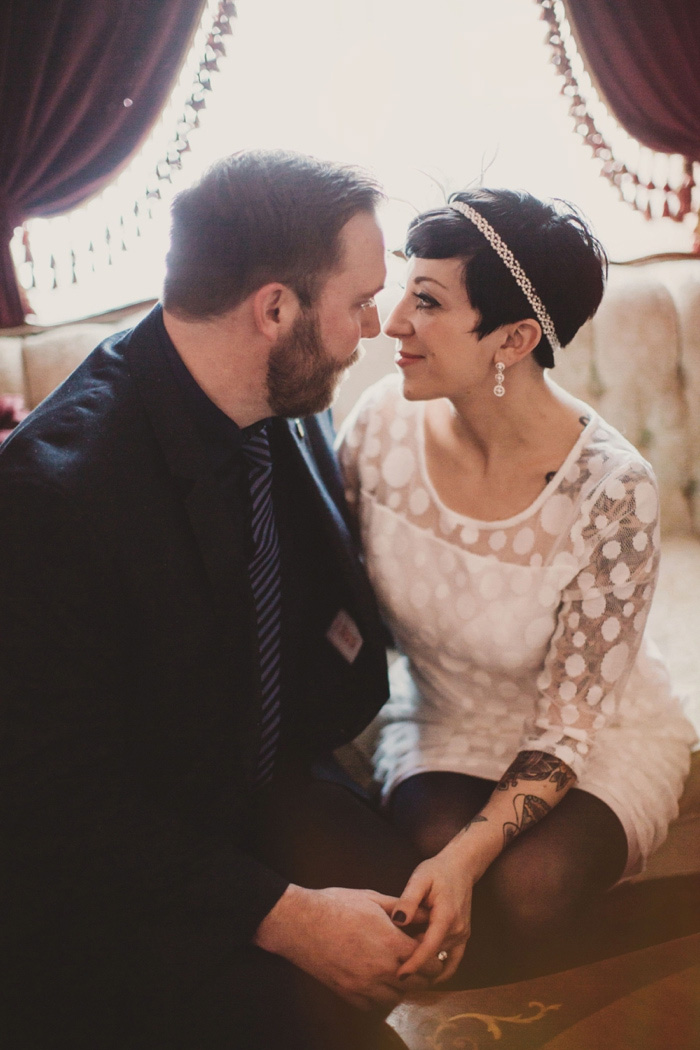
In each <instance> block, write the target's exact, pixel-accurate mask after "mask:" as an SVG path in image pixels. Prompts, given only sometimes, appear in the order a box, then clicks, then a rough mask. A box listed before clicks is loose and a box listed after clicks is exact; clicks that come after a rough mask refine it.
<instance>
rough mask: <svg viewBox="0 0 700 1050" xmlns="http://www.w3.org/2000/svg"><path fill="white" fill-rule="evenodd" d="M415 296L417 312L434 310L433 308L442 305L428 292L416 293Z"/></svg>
mask: <svg viewBox="0 0 700 1050" xmlns="http://www.w3.org/2000/svg"><path fill="white" fill-rule="evenodd" d="M413 294H414V295H415V297H416V309H417V310H432V309H433V307H435V306H439V305H440V303H439V302H438V301H437V299H433V297H432V295H428V294H427V293H426V292H414V293H413Z"/></svg>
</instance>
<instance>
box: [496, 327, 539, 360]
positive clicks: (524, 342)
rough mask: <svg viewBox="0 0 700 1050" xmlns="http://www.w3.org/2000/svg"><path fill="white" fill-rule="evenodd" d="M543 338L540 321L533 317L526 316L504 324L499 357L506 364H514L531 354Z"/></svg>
mask: <svg viewBox="0 0 700 1050" xmlns="http://www.w3.org/2000/svg"><path fill="white" fill-rule="evenodd" d="M541 338H542V329H541V327H540V324H539V321H535V320H534V319H533V318H530V317H526V318H525V319H524V320H522V321H516V322H515V324H507V325H504V326H503V340H502V342H501V352H500V355H499V359H500V360H502V361H503V363H504V364H505V365H514V364H516V363H517V362H518V361H522V359H523V358H524V357H527V355H528V354H531V353H532V351H533V350H534V349H535V347H536V346H537V344H538V343H539V341H540V339H541Z"/></svg>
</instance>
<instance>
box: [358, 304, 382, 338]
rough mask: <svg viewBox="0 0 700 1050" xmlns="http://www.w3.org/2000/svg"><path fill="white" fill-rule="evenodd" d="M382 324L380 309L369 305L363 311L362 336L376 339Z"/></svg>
mask: <svg viewBox="0 0 700 1050" xmlns="http://www.w3.org/2000/svg"><path fill="white" fill-rule="evenodd" d="M381 330H382V326H381V324H380V322H379V311H378V310H377V307H376V306H368V307H367V308H366V309H365V310H363V311H362V338H363V339H374V337H375V335H379V333H380V332H381Z"/></svg>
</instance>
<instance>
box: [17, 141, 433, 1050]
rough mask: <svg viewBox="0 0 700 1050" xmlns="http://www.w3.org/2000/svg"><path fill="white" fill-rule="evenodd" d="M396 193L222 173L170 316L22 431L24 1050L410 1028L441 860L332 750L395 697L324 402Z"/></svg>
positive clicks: (255, 157) (278, 158) (201, 192)
mask: <svg viewBox="0 0 700 1050" xmlns="http://www.w3.org/2000/svg"><path fill="white" fill-rule="evenodd" d="M380 196H381V195H380V193H379V191H378V189H377V186H376V185H375V184H374V183H373V182H372V180H370V179H369V177H367V176H366V175H364V174H362V173H360V172H358V171H356V170H354V169H350V168H345V167H340V166H337V165H331V164H326V163H322V162H320V161H316V160H313V159H311V158H308V157H303V156H299V155H294V154H282V153H277V152H271V153H268V152H251V153H241V154H236V155H234V156H233V157H231V158H228V159H227V160H225V161H222V162H220V163H219V164H217V165H215V166H214V167H213V168H212V169H211V170H210V171H209V172H208V173H207V174H206V175H205V176H204V177H203V179H202V180H200V182H199V183H198V184H197V185H195V186H194V187H192V188H190V189H188V190H186V191H185V192H184V193H182V194H181V195H180V196H179V197H178V198H177V200H176V202H175V204H174V206H173V227H172V241H171V248H170V252H169V255H168V266H167V277H166V281H165V288H164V295H163V302H162V306H161V305H159V306H157V307H156V308H155V309H154V310H153V311H152V312H151V314H149V316H148V317H146V319H145V320H144V321H143V322H142V323H141V324H139V325H138V326H137V327H136V328H135V329H134V330H132V331H130V332H125V333H121V334H119V335H117V336H115V337H113V338H110V339H108V340H106V341H105V342H104V343H103V344H101V345H100V346H99V347H97V349H96V350H95V351H94V352H93V353H92V354H91V355H90V356H89V357H88V359H87V360H86V361H85V362H84V363H83V364H82V365H81V366H80V367H79V368H78V369H77V370H76V371H75V372H74V373H73V375H72V376H71V377H70V378H69V379H68V380H67V381H66V382H65V383H64V384H63V385H62V386H61V387H60V388H59V389H58V390H57V391H55V392H54V393H53V394H52V395H51V396H50V397H49V398H47V400H46V401H45V402H43V404H42V405H41V406H40V407H39V408H38V409H37V410H36V411H35V412H34V413H33V414H32V415H31V417H30V418H29V419H28V420H27V421H26V422H25V424H24V425H22V426H20V427H19V428H18V429H17V430H16V431H15V432H14V434H13V436H12V438H11V439H10V440H8V441H7V442H6V444H5V446H3V450H2V454H1V455H0V605H1V609H2V611H1V613H0V652H1V654H2V665H1V672H0V673H1V679H0V680H1V682H2V685H1V688H2V718H3V744H2V770H3V772H2V783H1V784H0V794H1V796H2V805H3V817H2V827H3V836H4V839H5V842H6V846H4V847H3V848H4V849H6V850H7V853H6V858H9V859H10V863H9V864H8V865H7V870H6V874H7V878H6V880H5V882H6V887H5V888H6V892H5V894H4V900H5V904H6V909H5V911H6V914H5V917H4V922H3V932H2V936H3V938H4V944H3V960H4V962H5V963H6V967H7V973H6V974H5V975H4V976H3V981H2V984H3V991H4V992H5V994H6V1003H5V1009H6V1012H5V1015H4V1017H5V1020H4V1021H3V1027H4V1028H6V1031H7V1036H8V1039H7V1043H6V1045H8V1046H12V1048H13V1050H19V1048H21V1047H26V1048H30V1047H31V1048H32V1050H49V1048H53V1047H66V1048H67V1047H70V1048H71V1050H81V1048H85V1050H88V1048H89V1050H97V1047H99V1048H100V1050H107V1048H115V1050H116V1048H120V1050H126V1048H129V1050H132V1048H135V1047H149V1048H161V1047H162V1048H166V1047H180V1048H182V1050H194V1048H201V1050H219V1048H221V1050H223V1048H224V1047H225V1048H226V1050H234V1048H236V1050H242V1048H244V1047H245V1048H247V1047H253V1046H255V1047H261V1048H268V1047H269V1048H270V1050H277V1048H280V1050H282V1048H285V1050H287V1048H289V1050H292V1048H293V1050H312V1048H326V1047H334V1048H336V1047H353V1048H356V1050H369V1048H370V1047H372V1046H375V1045H376V1046H384V1045H386V1046H390V1045H395V1044H394V1043H393V1042H392V1039H393V1036H392V1034H391V1031H390V1030H389V1029H388V1027H386V1026H385V1025H383V1024H382V1023H381V1017H382V1016H383V1015H385V1014H386V1012H387V1010H388V1009H389V1008H390V1007H391V1006H392V1005H393V1004H394V1003H395V1002H397V1001H398V999H399V997H400V993H402V992H404V991H406V990H409V989H408V988H407V987H406V985H403V984H399V983H398V981H397V978H396V971H397V970H398V968H399V965H400V963H401V961H402V960H403V959H405V958H407V957H408V955H410V953H411V950H412V948H413V946H414V942H413V941H412V939H411V938H410V937H409V936H408V935H407V934H406V933H405V932H402V931H400V930H399V929H397V927H396V926H395V925H394V924H393V923H392V921H391V919H390V912H391V907H392V904H393V903H394V898H395V895H398V894H399V893H400V892H401V890H402V888H403V885H404V883H405V881H406V879H407V878H408V876H409V874H410V873H411V871H412V869H413V867H414V864H415V862H416V858H415V857H414V856H413V855H412V853H411V852H410V850H409V849H408V848H407V847H406V846H405V845H404V843H403V842H401V841H400V840H399V839H398V838H397V837H396V836H395V834H394V833H393V832H392V831H391V829H390V828H389V827H388V826H387V825H385V824H384V823H383V822H382V821H381V820H380V818H379V817H377V816H376V815H375V814H374V813H372V812H371V810H370V809H369V808H368V807H366V806H364V805H362V804H361V802H360V801H359V800H358V799H357V798H356V797H355V796H354V795H353V794H352V793H351V792H350V791H348V790H346V788H345V787H343V786H340V785H339V784H338V783H333V782H332V778H331V781H329V779H328V778H327V777H326V779H325V780H324V779H318V778H314V777H312V776H311V775H310V772H309V771H310V769H311V767H312V764H313V763H314V762H318V759H319V757H320V756H323V755H326V754H328V753H330V752H331V751H332V749H334V748H335V747H337V746H338V745H340V744H342V743H343V742H345V741H348V740H349V739H351V738H352V737H353V736H354V735H356V734H357V733H358V732H359V730H360V729H361V728H363V727H364V725H366V723H367V722H368V721H369V720H370V718H371V717H372V716H373V714H374V713H375V712H376V711H377V710H378V708H379V707H380V706H381V704H382V703H383V701H384V700H385V698H386V693H387V684H386V666H385V654H384V645H385V640H384V634H383V630H382V625H381V623H380V620H379V616H378V613H377V609H376V606H375V603H374V598H373V595H372V593H371V591H370V587H369V584H368V581H367V579H366V577H365V575H364V573H363V570H362V567H361V564H360V562H359V559H358V556H357V551H356V546H355V542H354V540H353V537H352V530H351V526H350V524H349V523H348V521H347V520H346V517H345V507H344V503H343V497H342V490H341V483H340V478H339V475H338V472H337V468H336V464H335V461H334V459H333V456H332V452H331V449H330V439H331V432H330V424H329V421H328V418H327V415H326V414H323V410H325V409H327V407H328V406H329V404H330V403H331V401H332V398H333V395H334V391H335V388H336V386H337V383H338V381H339V378H340V377H341V376H342V373H343V372H344V371H345V369H346V368H347V367H348V366H349V365H350V364H351V363H352V362H353V361H354V360H355V359H356V356H357V353H358V351H357V346H358V343H359V340H360V338H361V337H371V336H374V335H376V334H377V332H378V331H379V324H378V319H377V313H376V308H375V306H374V301H373V296H374V294H375V293H376V292H377V291H378V290H379V289H380V288H381V287H382V285H383V282H384V277H385V265H384V249H383V244H382V237H381V232H380V229H379V226H378V224H377V220H376V217H375V208H376V205H377V203H378V201H379V199H380ZM317 413H322V414H321V415H317ZM261 441H262V442H263V444H264V448H265V457H266V458H265V462H264V464H263V465H262V466H261V464H260V463H258V462H257V461H256V460H255V455H256V454H257V453H255V452H251V448H258V450H259V445H260V442H261ZM256 443H257V444H256ZM258 469H259V470H260V471H261V473H258V474H256V473H255V471H256V470H258ZM270 471H271V472H270ZM263 476H264V477H265V479H266V480H265V482H264V484H263V483H260V484H261V485H262V487H260V485H259V482H258V480H257V479H258V478H260V477H263ZM256 559H257V561H256ZM256 565H257V566H258V568H256ZM261 565H262V566H263V568H262V570H260V571H261V572H262V575H263V576H265V574H267V579H264V580H263V584H264V586H263V587H262V590H261V584H260V582H259V579H258V576H259V569H260V566H261ZM265 587H267V588H268V589H267V591H266V590H265ZM268 604H269V606H270V608H273V607H274V612H273V613H272V614H270V615H269V616H268V609H267V607H268ZM266 618H267V619H266ZM270 679H272V684H271V682H270ZM328 887H336V888H331V889H329V888H328ZM338 887H341V888H338ZM367 887H371V889H367ZM385 894H386V895H387V896H384V895H385ZM436 966H437V969H439V964H436ZM431 976H434V974H432V973H428V974H426V976H425V978H416V979H411V980H410V981H409V982H406V984H407V985H410V986H411V987H423V986H425V983H426V981H427V980H429V979H430V977H431Z"/></svg>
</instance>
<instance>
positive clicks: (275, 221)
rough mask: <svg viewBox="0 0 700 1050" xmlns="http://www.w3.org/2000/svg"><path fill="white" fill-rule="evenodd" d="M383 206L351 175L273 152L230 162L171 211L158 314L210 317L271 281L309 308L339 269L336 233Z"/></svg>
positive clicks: (376, 191)
mask: <svg viewBox="0 0 700 1050" xmlns="http://www.w3.org/2000/svg"><path fill="white" fill-rule="evenodd" d="M382 199H383V194H382V191H381V189H380V188H379V185H378V183H377V182H376V181H375V180H374V179H373V178H372V177H371V176H370V175H369V174H368V173H366V172H364V171H362V170H361V169H359V168H354V167H349V166H346V165H340V164H333V163H330V162H326V161H321V160H318V159H316V158H315V157H308V156H305V155H303V154H299V153H291V152H285V151H282V150H250V151H248V150H246V151H242V152H240V153H234V154H233V156H230V157H226V158H224V159H223V160H220V161H218V162H217V163H216V164H214V165H212V167H211V168H209V170H208V171H207V172H206V173H205V174H204V175H203V176H202V178H201V179H200V180H199V181H198V182H197V183H195V185H193V186H191V187H189V188H188V189H186V190H184V191H183V192H181V193H179V194H178V196H177V197H176V198H175V200H174V201H173V204H172V208H171V216H172V225H171V236H170V250H169V252H168V255H167V265H166V277H165V282H164V286H163V305H164V306H165V307H166V308H167V309H168V310H172V311H173V312H175V313H179V314H181V315H184V316H186V317H190V318H197V319H204V318H208V317H216V316H219V315H220V314H222V313H224V312H225V311H227V310H230V309H232V308H233V307H235V306H237V305H238V304H239V303H240V302H242V301H243V299H245V298H246V297H247V296H248V295H250V294H251V292H253V291H255V289H256V288H260V287H261V286H262V285H263V284H267V283H268V282H269V281H280V282H281V283H282V284H286V285H288V286H289V287H291V288H292V289H293V290H294V292H295V293H296V294H297V295H298V297H299V299H300V301H301V302H302V304H303V305H304V306H310V305H311V304H312V302H313V300H314V298H315V296H316V294H317V292H318V290H319V287H320V285H321V283H322V281H323V279H324V278H325V277H326V276H327V275H328V274H329V273H330V272H331V271H332V270H333V269H334V268H335V267H336V266H337V265H338V264H339V263H340V261H341V259H340V254H341V253H340V236H339V235H340V231H341V230H342V228H343V226H344V225H345V223H346V222H347V221H348V220H349V219H351V218H352V217H353V216H354V215H356V214H357V213H358V212H362V211H367V212H373V211H374V209H375V208H376V207H377V205H378V204H379V202H380V201H381V200H382Z"/></svg>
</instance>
